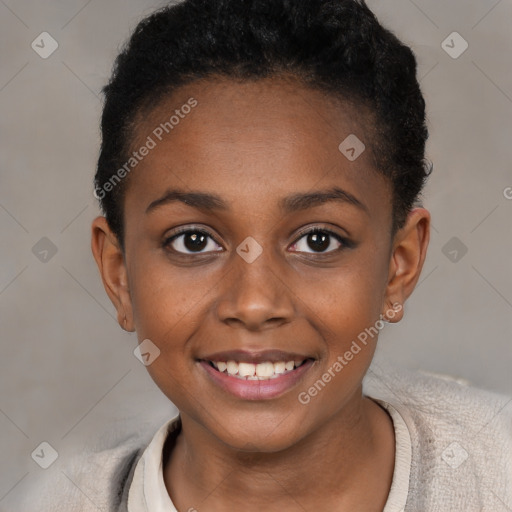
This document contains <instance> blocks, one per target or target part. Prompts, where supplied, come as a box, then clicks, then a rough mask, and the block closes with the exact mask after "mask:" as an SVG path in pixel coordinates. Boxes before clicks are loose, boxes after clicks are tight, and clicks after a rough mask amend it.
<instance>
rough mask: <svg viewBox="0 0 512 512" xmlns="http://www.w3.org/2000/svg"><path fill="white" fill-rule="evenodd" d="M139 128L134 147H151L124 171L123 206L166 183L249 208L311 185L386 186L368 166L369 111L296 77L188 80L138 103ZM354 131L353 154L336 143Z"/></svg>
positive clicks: (145, 199) (367, 191) (372, 189)
mask: <svg viewBox="0 0 512 512" xmlns="http://www.w3.org/2000/svg"><path fill="white" fill-rule="evenodd" d="M190 105H194V106H193V107H190ZM136 126H137V128H136V130H135V134H134V140H133V143H132V150H137V148H140V147H142V146H143V145H145V144H146V143H147V141H148V140H149V139H151V141H152V143H151V145H152V146H154V147H153V148H152V149H151V150H150V151H149V152H148V154H147V156H145V157H144V158H143V159H142V160H141V161H140V163H138V165H137V169H136V170H135V171H134V172H133V173H132V174H131V175H130V179H129V182H128V188H127V194H126V206H127V207H128V203H131V205H132V206H135V204H139V203H140V204H141V205H142V203H145V204H146V205H147V204H149V203H150V202H152V201H153V200H154V199H155V198H156V197H155V196H157V195H161V194H162V192H163V191H164V190H165V189H166V188H180V189H193V190H198V189H200V190H202V191H211V192H213V193H216V194H217V195H221V196H223V197H225V198H226V199H227V201H228V202H230V201H235V200H242V199H243V202H244V203H245V205H246V206H248V204H249V203H250V202H251V201H253V202H254V204H263V203H265V204H268V203H269V201H270V199H271V198H272V197H274V196H275V197H276V198H277V196H280V197H282V196H285V195H290V194H291V193H293V192H299V191H300V192H304V191H305V190H310V189H313V188H314V187H315V186H316V185H318V186H319V187H320V186H321V187H322V188H325V187H326V186H333V185H335V186H339V185H343V186H344V187H345V188H347V187H348V188H349V189H351V191H352V192H354V193H356V192H357V193H358V194H359V195H361V194H362V196H363V197H362V199H363V200H364V196H366V197H368V198H369V199H371V196H376V199H378V198H379V197H380V198H382V196H383V193H382V192H383V190H382V189H383V187H384V188H385V189H386V192H389V190H388V183H387V180H385V179H384V178H383V177H382V176H381V175H380V174H378V173H377V172H376V171H375V169H374V164H373V152H372V151H373V148H372V145H371V141H370V135H371V131H372V130H373V125H372V124H371V116H370V115H369V113H368V112H367V111H366V110H365V109H364V108H363V106H362V105H357V104H354V103H351V102H349V101H345V100H340V99H337V98H334V97H333V96H331V95H327V94H325V93H323V92H321V91H318V90H313V89H310V88H306V87H304V86H302V85H300V84H298V83H297V82H296V81H295V82H294V81H291V80H286V79H265V80H259V81H253V82H246V81H244V82H237V81H233V80H227V79H226V80H224V79H216V80H208V81H201V82H194V83H192V84H189V85H187V86H184V87H182V88H180V89H178V90H177V91H175V92H174V93H173V94H172V95H170V96H167V97H165V98H163V99H162V100H160V101H159V102H158V103H157V104H156V105H152V106H151V107H150V108H149V109H145V111H144V114H143V115H141V116H139V119H138V122H137V124H136ZM354 137H357V139H358V140H360V141H361V142H362V143H363V144H364V146H365V149H364V151H363V152H362V153H361V155H360V156H359V157H358V158H357V159H355V160H350V159H349V158H347V154H346V153H343V152H342V151H340V144H342V143H343V141H345V140H348V141H349V142H352V144H351V145H353V141H357V139H355V138H354ZM148 138H149V139H148ZM345 146H346V144H345ZM345 146H342V149H343V148H344V147H345ZM362 147H363V146H359V147H356V150H357V151H360V150H361V148H362ZM345 149H346V148H345ZM349 155H350V153H349ZM135 190H136V194H135V193H134V192H135ZM384 195H385V194H384Z"/></svg>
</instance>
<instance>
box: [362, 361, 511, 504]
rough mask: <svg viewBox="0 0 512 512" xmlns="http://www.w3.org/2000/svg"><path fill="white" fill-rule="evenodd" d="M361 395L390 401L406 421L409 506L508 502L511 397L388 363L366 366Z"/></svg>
mask: <svg viewBox="0 0 512 512" xmlns="http://www.w3.org/2000/svg"><path fill="white" fill-rule="evenodd" d="M365 393H366V394H367V395H368V396H370V397H375V398H379V399H382V400H383V401H384V402H386V403H389V404H391V406H392V407H394V408H395V409H396V410H397V411H398V412H399V413H400V415H401V416H402V418H403V419H404V421H405V423H406V425H407V428H408V431H409V434H410V440H411V450H412V454H411V455H412V458H411V475H410V489H409V490H410V496H411V500H417V501H415V506H416V507H418V506H419V507H420V508H421V510H437V508H436V507H441V508H439V509H443V508H442V507H444V509H450V510H469V509H474V510H482V509H483V510H495V509H496V510H500V508H499V506H503V505H499V504H500V503H506V504H508V505H512V397H510V396H507V395H505V394H500V393H495V392H490V391H485V390H482V389H478V388H476V387H473V386H471V385H470V384H469V383H468V382H466V381H463V380H460V379H455V378H453V377H450V376H444V375H434V374H426V373H424V372H418V371H408V370H403V369H398V368H396V367H391V366H389V365H388V366H386V367H384V368H383V367H378V368H372V369H371V370H370V372H369V373H368V376H367V379H366V380H365ZM447 507H448V508H447ZM406 510H408V509H407V508H406ZM411 510H412V508H411Z"/></svg>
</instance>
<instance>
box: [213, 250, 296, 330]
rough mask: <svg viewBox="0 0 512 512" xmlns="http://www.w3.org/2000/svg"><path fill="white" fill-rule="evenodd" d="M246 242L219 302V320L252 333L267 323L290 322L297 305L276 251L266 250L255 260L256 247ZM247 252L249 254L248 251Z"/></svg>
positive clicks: (231, 270) (234, 258)
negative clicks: (275, 253) (275, 255)
mask: <svg viewBox="0 0 512 512" xmlns="http://www.w3.org/2000/svg"><path fill="white" fill-rule="evenodd" d="M247 243H248V246H247V245H246V244H245V242H243V243H242V244H240V246H239V247H238V251H237V252H236V253H233V255H232V258H231V262H230V265H231V268H230V272H229V274H228V275H229V278H228V282H227V283H226V286H225V287H223V294H222V296H221V297H220V299H219V301H218V303H217V308H218V309H217V314H218V316H219V319H220V320H221V321H223V322H225V323H228V324H231V325H233V324H240V325H244V326H245V327H246V328H248V329H251V330H258V329H261V328H264V326H265V325H266V324H269V323H272V324H276V323H286V322H288V321H290V318H291V315H292V314H293V302H292V299H291V297H290V293H289V291H288V288H287V287H286V285H285V283H284V282H283V278H284V273H283V272H282V270H281V271H280V269H281V266H280V265H279V262H278V260H277V259H276V258H275V257H274V254H273V251H272V250H269V249H267V250H265V249H263V248H262V249H263V250H262V251H261V253H260V254H259V255H258V256H257V257H256V258H255V259H254V260H253V259H252V257H248V256H250V255H251V251H253V253H252V256H254V254H255V253H254V251H255V250H257V248H256V247H255V246H251V241H248V242H247ZM244 251H245V252H244Z"/></svg>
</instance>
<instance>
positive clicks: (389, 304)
mask: <svg viewBox="0 0 512 512" xmlns="http://www.w3.org/2000/svg"><path fill="white" fill-rule="evenodd" d="M429 240H430V213H429V212H428V211H427V210H425V209H424V208H415V209H413V210H412V211H411V212H410V213H409V215H408V216H407V220H406V223H405V225H404V226H403V227H402V228H401V229H400V230H398V232H397V233H396V234H395V237H394V240H393V246H392V253H391V259H390V263H389V274H388V285H387V288H386V297H385V304H384V312H383V313H382V314H383V316H384V318H385V319H386V318H387V320H388V321H389V322H399V321H400V320H401V319H402V318H403V314H404V313H403V304H404V303H405V301H406V300H407V299H408V298H409V296H410V295H411V293H412V292H413V290H414V288H415V286H416V284H417V282H418V279H419V277H420V274H421V269H422V268H423V263H424V261H425V257H426V255H427V247H428V243H429Z"/></svg>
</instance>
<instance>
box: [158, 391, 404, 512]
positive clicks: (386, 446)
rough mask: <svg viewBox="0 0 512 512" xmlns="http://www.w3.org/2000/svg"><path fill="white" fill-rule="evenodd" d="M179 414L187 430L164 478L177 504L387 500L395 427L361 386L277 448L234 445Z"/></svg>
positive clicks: (222, 506)
mask: <svg viewBox="0 0 512 512" xmlns="http://www.w3.org/2000/svg"><path fill="white" fill-rule="evenodd" d="M181 419H182V432H181V433H180V435H179V436H178V438H177V442H176V445H175V448H174V450H173V452H172V453H171V454H170V457H169V458H168V460H167V461H165V462H164V481H165V483H166V487H167V490H168V492H169V495H170V496H171V499H172V500H173V502H174V504H175V505H176V507H177V508H178V509H179V510H187V511H188V510H194V507H195V508H197V510H202V509H205V510H208V511H212V512H213V511H215V512H217V511H219V512H220V511H227V510H233V509H234V508H241V509H243V510H246V511H252V510H255V511H256V510H261V509H264V510H304V509H306V510H309V508H311V509H314V508H316V509H318V507H319V504H325V505H326V506H330V507H331V508H330V509H329V510H345V508H347V509H349V507H351V506H352V504H355V509H357V510H366V508H363V506H362V505H363V504H364V503H367V502H369V501H370V500H371V501H372V505H371V506H370V508H368V510H382V507H383V506H384V504H385V501H386V498H387V495H388V492H389V488H390V485H391V479H392V474H393V467H394V444H395V443H394V432H393V426H392V422H391V419H390V418H389V416H388V415H387V413H386V412H384V410H383V409H381V408H380V407H379V406H378V405H377V404H376V403H375V402H373V401H371V400H370V399H368V398H365V397H362V395H361V392H360V390H359V393H358V394H357V395H356V396H354V397H353V398H352V400H351V401H350V402H349V403H348V404H347V405H346V406H345V407H344V408H343V409H342V410H340V411H339V412H338V413H337V414H336V415H335V416H333V417H332V418H330V420H329V421H328V422H326V423H324V424H323V425H322V426H321V428H319V429H317V430H316V431H314V432H312V433H311V434H309V435H308V436H306V437H305V438H303V439H301V440H300V441H299V442H297V443H295V444H294V445H293V446H291V447H289V448H287V449H285V450H281V451H279V452H273V453H265V452H254V451H253V452H250V451H240V450H236V449H233V448H232V447H230V446H227V445H226V444H224V443H223V442H221V441H220V440H219V439H217V438H216V437H215V436H213V435H212V434H211V433H210V432H209V431H207V430H206V429H204V428H203V427H202V426H201V425H199V424H198V423H196V422H195V421H194V420H193V419H192V418H190V417H189V416H187V415H182V416H181ZM369 496H371V498H369ZM329 504H330V505H329ZM374 504H375V505H377V508H373V505H374ZM333 505H334V506H333ZM269 506H270V507H269ZM378 507H380V508H378Z"/></svg>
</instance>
